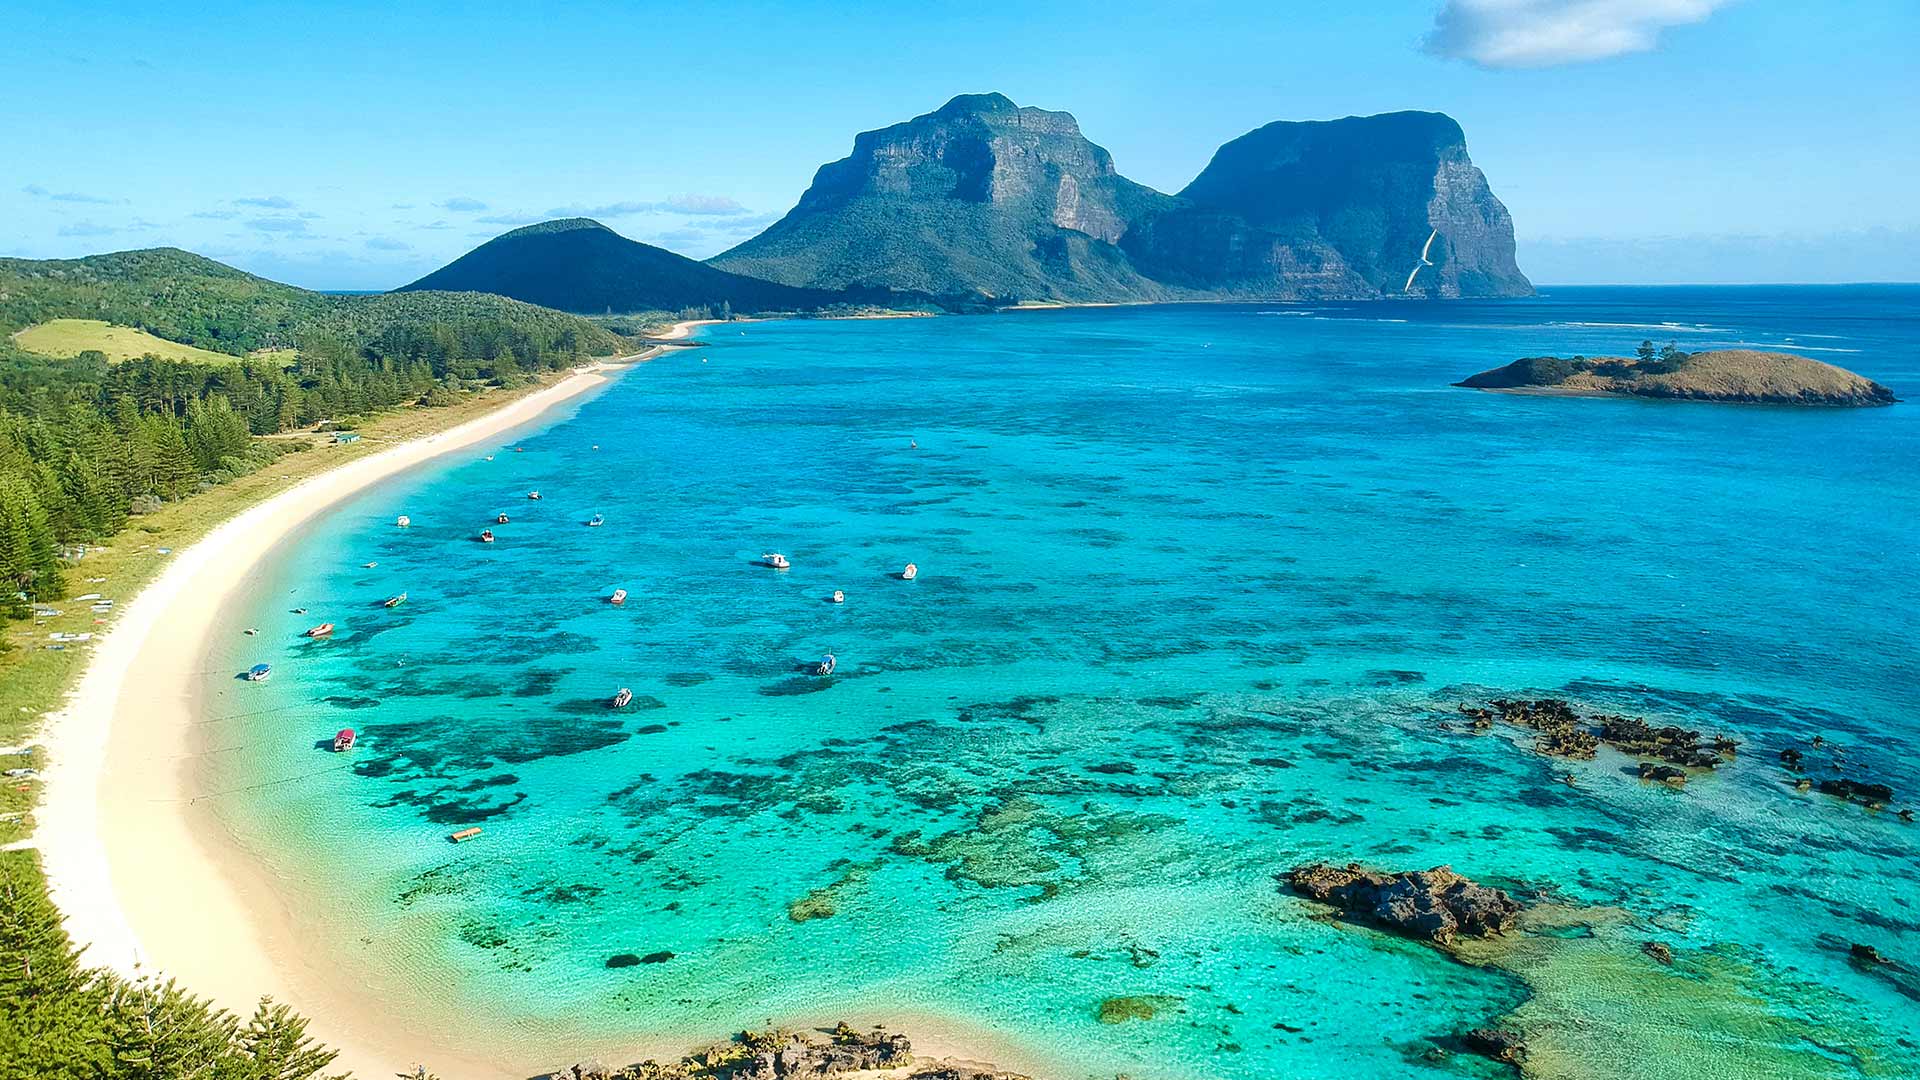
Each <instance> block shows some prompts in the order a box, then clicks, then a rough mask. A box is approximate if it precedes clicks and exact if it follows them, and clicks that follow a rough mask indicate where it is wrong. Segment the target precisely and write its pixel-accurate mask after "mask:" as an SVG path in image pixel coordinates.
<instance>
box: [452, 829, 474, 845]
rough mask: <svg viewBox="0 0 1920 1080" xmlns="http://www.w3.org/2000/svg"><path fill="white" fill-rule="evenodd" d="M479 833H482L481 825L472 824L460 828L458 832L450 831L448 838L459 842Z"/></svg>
mask: <svg viewBox="0 0 1920 1080" xmlns="http://www.w3.org/2000/svg"><path fill="white" fill-rule="evenodd" d="M479 835H480V826H478V825H471V826H468V827H467V828H464V829H461V830H459V831H458V832H451V833H448V834H447V839H448V840H449V841H451V842H453V843H456V844H457V843H459V842H460V841H462V840H471V839H473V838H474V837H476V836H479Z"/></svg>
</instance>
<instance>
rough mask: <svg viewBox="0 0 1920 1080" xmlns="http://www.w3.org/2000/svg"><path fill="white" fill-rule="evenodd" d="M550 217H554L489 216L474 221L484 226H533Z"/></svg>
mask: <svg viewBox="0 0 1920 1080" xmlns="http://www.w3.org/2000/svg"><path fill="white" fill-rule="evenodd" d="M550 216H552V215H549V214H526V213H513V214H488V215H487V216H486V217H483V218H474V219H473V220H475V221H477V222H479V223H480V224H482V225H531V224H533V223H534V222H536V221H545V220H546V219H547V218H548V217H550ZM559 216H561V217H565V216H566V215H565V214H561V215H559Z"/></svg>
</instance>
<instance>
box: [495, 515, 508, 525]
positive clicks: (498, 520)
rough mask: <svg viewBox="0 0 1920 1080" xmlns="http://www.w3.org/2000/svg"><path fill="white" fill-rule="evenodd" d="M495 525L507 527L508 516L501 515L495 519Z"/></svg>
mask: <svg viewBox="0 0 1920 1080" xmlns="http://www.w3.org/2000/svg"><path fill="white" fill-rule="evenodd" d="M493 523H494V524H495V525H505V524H506V523H507V515H505V514H501V515H499V516H498V517H495V518H494V519H493Z"/></svg>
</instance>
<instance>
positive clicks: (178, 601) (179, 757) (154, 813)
mask: <svg viewBox="0 0 1920 1080" xmlns="http://www.w3.org/2000/svg"><path fill="white" fill-rule="evenodd" d="M691 329H692V328H691V327H690V326H686V325H684V324H683V325H681V326H677V327H676V328H675V333H674V334H673V335H671V336H676V337H684V336H686V335H687V333H689V332H690V331H691ZM658 351H659V350H657V349H656V350H650V351H648V352H644V353H641V354H638V355H636V356H633V357H626V358H623V359H624V360H628V361H637V360H644V359H647V358H649V357H651V356H652V355H655V354H657V352H658ZM617 370H619V368H615V367H612V366H610V365H606V364H595V365H591V366H588V367H583V368H580V369H577V370H576V371H574V372H573V373H571V374H569V375H567V376H566V377H565V378H563V379H562V380H561V381H559V382H558V383H555V384H554V385H552V386H549V387H546V388H544V389H541V390H538V391H535V392H533V393H531V394H528V395H526V396H524V397H520V398H518V399H516V400H513V401H511V402H509V403H507V404H505V405H503V406H501V407H500V408H499V409H496V410H495V411H493V412H490V413H487V414H485V415H483V416H480V417H477V418H475V419H473V420H469V421H466V422H465V423H462V424H459V425H457V426H455V427H453V428H450V429H448V430H446V431H442V432H438V433H435V434H432V435H427V436H424V437H421V438H418V439H414V440H411V441H409V442H404V443H401V444H399V445H397V446H394V447H392V448H390V449H387V450H382V451H380V452H378V453H375V454H372V455H369V456H367V457H363V458H359V459H357V460H354V461H350V462H347V463H344V464H342V465H340V466H339V467H337V468H334V469H330V470H328V471H326V472H323V473H320V474H319V475H317V476H313V477H310V478H308V479H306V480H303V481H300V482H299V483H297V484H295V485H293V486H292V487H289V488H288V489H286V490H284V491H282V492H280V493H278V494H276V495H274V496H272V497H270V498H268V499H266V500H265V501H263V502H260V503H258V504H256V505H254V506H252V507H250V508H248V509H246V510H245V511H242V512H241V513H239V514H237V515H235V516H234V517H232V518H229V519H228V520H226V521H224V522H222V523H221V524H220V525H218V526H217V527H215V528H214V529H213V530H212V531H211V532H209V533H208V534H207V535H206V536H205V537H203V538H202V539H200V540H199V541H197V542H196V543H194V544H193V545H192V546H191V547H189V548H187V549H186V550H184V551H182V552H179V553H177V554H176V555H174V556H173V559H172V562H171V563H170V564H169V565H168V566H167V567H166V569H165V570H164V571H162V572H161V574H160V575H159V576H158V577H157V578H155V579H154V580H153V581H152V582H150V583H149V584H148V585H147V586H146V587H145V588H143V589H142V590H141V591H140V592H139V594H138V595H137V596H135V597H134V598H133V600H132V601H130V602H128V603H127V604H126V605H125V607H124V609H123V610H122V612H121V614H120V617H119V618H118V619H117V620H116V621H115V622H114V624H113V625H112V627H111V628H110V630H109V631H108V632H107V633H106V634H105V635H104V637H103V638H102V639H101V640H100V643H99V645H98V646H97V648H96V650H95V652H94V654H93V656H92V657H91V658H90V659H89V661H88V663H87V666H86V669H85V671H84V673H83V674H82V675H81V677H80V681H79V682H78V683H77V684H76V686H75V688H74V690H73V692H72V694H71V695H70V696H69V698H68V700H67V702H66V704H65V706H64V707H63V708H62V709H61V710H59V712H57V713H54V714H49V715H48V716H47V718H46V720H45V722H44V726H43V728H42V730H41V732H40V735H39V738H38V740H37V741H38V742H39V743H41V744H42V745H44V746H45V747H46V749H47V752H48V757H49V759H50V760H49V762H48V766H47V769H46V772H45V790H44V797H43V801H42V805H41V807H40V808H39V811H38V814H37V821H38V827H37V828H36V830H35V832H34V843H35V845H36V846H37V847H38V848H39V849H40V851H41V860H42V866H43V868H44V870H45V873H46V877H47V882H48V890H49V893H50V894H51V896H52V898H53V900H54V902H55V903H56V905H58V907H59V909H60V912H61V914H62V916H63V918H64V920H65V922H66V927H67V931H68V933H69V934H70V935H71V936H72V938H73V939H74V941H75V942H76V943H77V944H81V945H84V946H85V948H86V952H85V954H84V957H85V960H86V961H87V962H89V963H91V964H94V965H97V966H102V967H106V968H109V969H111V970H113V971H115V972H118V973H120V974H122V975H125V976H129V977H138V976H141V975H158V976H160V977H162V978H176V979H178V980H179V981H180V983H181V984H182V985H183V986H185V987H187V988H189V989H190V990H191V991H192V992H194V993H196V994H199V995H202V996H204V997H207V998H210V999H211V1000H212V1001H213V1002H214V1003H215V1004H216V1005H219V1006H221V1007H223V1008H226V1009H228V1010H231V1011H233V1012H236V1013H238V1014H240V1015H241V1016H243V1017H244V1016H245V1015H247V1014H248V1013H250V1012H251V1011H252V1009H253V1006H254V1004H255V1002H256V1001H257V1000H258V997H259V996H260V995H262V994H270V995H272V996H273V997H274V999H275V1000H276V1001H281V1002H285V1003H287V1004H290V1005H292V1006H293V1007H294V1008H295V1009H296V1010H298V1011H300V1012H301V1013H303V1014H305V1015H307V1016H308V1017H309V1018H310V1019H311V1020H312V1029H311V1033H312V1034H313V1036H314V1037H316V1038H318V1039H320V1040H321V1041H323V1042H325V1043H327V1044H328V1045H329V1046H331V1047H334V1048H336V1049H338V1050H340V1052H341V1053H340V1058H339V1059H338V1060H337V1061H336V1062H335V1067H336V1068H345V1069H352V1070H353V1071H354V1072H356V1073H358V1074H359V1075H361V1076H365V1077H375V1076H383V1075H392V1074H393V1073H394V1072H396V1071H398V1069H399V1067H400V1066H402V1065H409V1064H411V1063H412V1062H413V1061H415V1060H417V1059H419V1058H420V1056H421V1055H423V1054H426V1055H431V1056H432V1058H433V1060H432V1065H433V1067H434V1068H435V1069H437V1070H439V1071H440V1072H442V1073H443V1074H446V1075H456V1076H462V1077H468V1076H482V1075H494V1074H497V1073H498V1069H499V1067H500V1063H498V1062H489V1061H485V1060H484V1059H480V1060H476V1059H473V1058H472V1057H471V1055H470V1054H468V1053H466V1052H462V1051H458V1050H456V1049H455V1048H453V1047H449V1046H446V1045H444V1042H443V1040H442V1039H435V1038H432V1037H431V1035H430V1034H429V1033H425V1032H414V1031H408V1030H407V1029H406V1028H405V1026H404V1022H403V1021H401V1020H400V1018H397V1017H395V1016H393V1015H391V1014H390V1013H377V1012H375V1011H374V1009H373V1007H372V1006H371V1005H368V1006H366V1007H365V1009H364V1010H363V1011H362V1010H355V1009H353V1008H351V1007H350V1000H351V999H350V995H348V994H344V993H342V992H341V987H340V986H339V980H338V975H337V973H335V972H331V971H327V970H325V968H324V966H323V965H322V964H317V963H315V962H314V958H313V957H310V956H308V955H307V953H308V952H309V951H310V950H307V949H303V948H302V947H301V945H300V943H299V942H297V941H294V940H293V931H292V928H291V922H290V919H289V917H288V911H287V905H286V904H285V903H284V902H283V901H282V899H281V898H280V897H279V896H278V894H277V890H276V889H275V887H274V886H275V883H274V882H272V881H271V880H269V879H268V877H267V875H266V874H264V873H261V872H256V871H258V869H259V868H257V867H246V866H242V865H239V864H241V863H243V862H244V861H245V860H246V858H247V856H246V854H245V852H244V851H243V850H242V849H241V848H240V846H239V845H238V844H236V843H235V841H234V838H233V837H231V836H230V835H228V834H226V832H225V830H224V829H222V828H220V827H219V825H218V823H217V822H216V821H215V820H214V819H213V817H212V814H211V812H210V811H207V810H205V809H204V808H200V809H197V810H196V809H193V808H192V803H193V797H194V788H193V786H192V781H193V777H194V773H195V770H194V760H195V759H194V755H193V754H192V753H191V752H190V751H186V750H183V749H182V748H183V747H191V746H192V745H194V743H195V742H196V739H195V725H196V719H197V716H196V711H195V706H196V698H197V696H198V695H197V693H196V689H197V684H196V681H195V678H194V676H195V673H196V672H197V671H198V670H199V668H200V667H201V666H202V664H201V661H202V659H203V658H204V656H205V654H206V651H207V648H208V646H209V637H208V634H209V630H210V628H211V627H212V625H213V623H214V621H215V619H216V617H217V615H218V613H219V611H220V609H221V607H222V605H223V604H225V603H227V602H228V601H230V600H231V599H232V598H233V597H234V596H235V595H236V594H237V593H239V592H240V591H241V590H242V589H243V588H244V587H245V585H246V584H247V583H248V581H249V580H250V579H251V577H252V574H253V571H254V570H255V568H256V567H257V566H258V564H259V563H260V561H261V560H262V559H264V558H265V557H266V556H267V555H268V553H269V552H270V551H271V550H272V549H273V548H274V547H276V546H277V545H278V544H279V543H281V542H282V541H283V540H285V539H286V538H288V537H289V536H291V535H292V534H293V533H295V532H296V531H297V530H298V529H299V527H300V526H301V525H302V524H304V523H305V522H306V521H308V520H309V519H311V518H312V517H314V516H315V515H317V514H319V513H321V512H322V511H324V510H325V509H327V508H328V507H329V506H332V505H334V504H336V503H338V502H340V501H342V500H344V499H347V498H349V497H351V496H353V495H355V494H358V493H359V492H361V491H363V490H365V489H366V488H368V487H369V486H371V485H373V484H375V483H378V482H380V481H383V480H386V479H389V478H391V477H394V476H396V475H399V474H400V473H403V472H405V471H407V470H409V469H412V468H415V467H417V466H420V465H422V464H424V463H427V462H429V461H432V460H434V459H436V458H438V457H441V456H443V455H445V454H448V453H452V452H455V451H458V450H462V449H465V448H468V447H471V446H474V445H476V444H479V443H482V442H485V441H486V440H489V439H492V438H496V437H498V436H500V435H502V434H503V433H505V432H508V431H510V430H512V429H514V428H516V427H520V426H522V425H525V424H528V423H532V422H535V421H538V420H540V419H542V418H543V417H544V416H545V415H546V414H547V413H548V412H549V411H550V410H552V409H554V408H556V407H558V406H560V405H562V404H564V403H566V402H569V401H573V400H575V399H578V398H579V397H581V396H582V395H584V394H587V393H589V392H591V391H594V390H597V389H599V388H601V387H603V386H605V385H606V384H607V383H608V382H609V381H610V378H611V376H610V374H609V373H610V372H613V371H617ZM155 883H164V884H163V886H162V887H160V888H155V887H154V886H155ZM342 1006H347V1007H342ZM356 1013H361V1014H360V1015H356ZM422 1037H424V1038H422Z"/></svg>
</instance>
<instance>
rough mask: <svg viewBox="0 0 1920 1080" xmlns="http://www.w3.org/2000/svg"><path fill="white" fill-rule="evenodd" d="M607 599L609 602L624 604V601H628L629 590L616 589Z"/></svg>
mask: <svg viewBox="0 0 1920 1080" xmlns="http://www.w3.org/2000/svg"><path fill="white" fill-rule="evenodd" d="M607 601H608V602H609V603H614V604H624V603H626V602H627V590H625V589H615V590H613V595H612V596H609V597H607Z"/></svg>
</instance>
